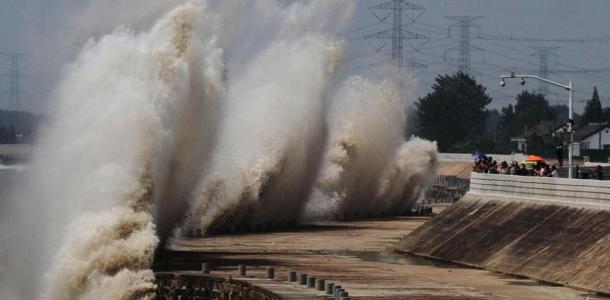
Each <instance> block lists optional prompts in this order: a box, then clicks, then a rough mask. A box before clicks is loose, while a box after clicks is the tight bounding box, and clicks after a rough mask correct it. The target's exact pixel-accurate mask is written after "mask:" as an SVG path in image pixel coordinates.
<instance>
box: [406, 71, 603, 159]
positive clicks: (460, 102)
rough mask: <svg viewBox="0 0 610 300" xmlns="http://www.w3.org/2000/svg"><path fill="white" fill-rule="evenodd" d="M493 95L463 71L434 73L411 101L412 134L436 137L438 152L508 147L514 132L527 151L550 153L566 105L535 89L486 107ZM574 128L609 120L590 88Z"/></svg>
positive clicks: (559, 137)
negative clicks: (423, 90)
mask: <svg viewBox="0 0 610 300" xmlns="http://www.w3.org/2000/svg"><path fill="white" fill-rule="evenodd" d="M491 102H492V98H491V97H490V96H489V95H488V93H487V88H486V87H484V86H483V85H481V84H479V83H477V81H476V80H475V78H474V77H472V76H470V75H468V74H465V73H461V72H459V73H456V74H447V75H439V76H437V77H436V78H435V80H434V83H433V85H432V91H431V92H429V93H428V94H427V95H425V96H424V97H422V98H419V99H418V100H417V102H416V103H415V112H414V117H415V125H416V130H415V132H416V134H417V135H418V136H420V137H423V138H427V139H430V140H435V141H437V143H438V147H439V150H440V151H441V152H455V153H469V152H474V151H484V152H487V153H511V152H514V151H515V150H516V143H514V142H511V138H513V137H522V138H524V139H525V140H526V141H527V144H528V152H530V153H539V154H544V153H552V151H554V149H555V148H556V147H557V146H558V145H562V144H565V143H566V142H567V136H566V135H565V134H557V132H558V129H560V128H561V127H562V126H565V124H566V122H567V120H568V107H567V105H553V106H551V105H550V104H549V102H548V101H547V99H546V98H545V97H544V96H543V95H541V94H538V93H535V92H531V91H528V90H525V91H523V92H521V93H520V94H519V95H517V97H516V103H515V104H514V105H513V104H509V105H507V106H505V107H502V108H501V109H500V110H497V109H489V108H488V105H489V104H490V103H491ZM574 121H575V122H576V124H575V125H576V129H578V128H582V127H583V126H586V125H587V124H589V123H604V122H608V121H610V107H606V108H602V105H601V101H600V99H599V94H598V91H597V88H594V90H593V95H592V97H591V99H589V100H588V102H587V104H586V107H585V110H584V113H583V114H582V116H580V115H577V114H574Z"/></svg>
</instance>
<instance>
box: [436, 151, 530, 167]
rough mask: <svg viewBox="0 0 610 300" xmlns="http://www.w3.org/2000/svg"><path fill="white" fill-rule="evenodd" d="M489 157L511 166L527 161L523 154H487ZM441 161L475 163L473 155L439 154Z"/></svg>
mask: <svg viewBox="0 0 610 300" xmlns="http://www.w3.org/2000/svg"><path fill="white" fill-rule="evenodd" d="M486 155H487V156H491V157H492V158H493V160H495V161H497V162H498V163H500V162H502V161H507V162H508V163H509V164H510V162H512V161H518V162H521V161H522V160H524V159H525V157H526V156H525V155H523V154H519V153H518V154H512V155H510V154H486ZM438 159H439V161H467V162H471V163H472V162H474V156H472V153H439V154H438Z"/></svg>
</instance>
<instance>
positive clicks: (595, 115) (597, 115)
mask: <svg viewBox="0 0 610 300" xmlns="http://www.w3.org/2000/svg"><path fill="white" fill-rule="evenodd" d="M602 122H604V112H603V111H602V103H601V101H600V100H599V94H598V93H597V87H593V96H592V97H591V100H589V101H587V104H586V105H585V111H584V112H583V114H582V117H580V121H579V122H578V128H582V127H584V126H587V125H588V124H589V123H602Z"/></svg>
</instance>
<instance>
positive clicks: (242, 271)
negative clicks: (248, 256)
mask: <svg viewBox="0 0 610 300" xmlns="http://www.w3.org/2000/svg"><path fill="white" fill-rule="evenodd" d="M237 272H238V273H239V276H241V277H246V265H238V266H237Z"/></svg>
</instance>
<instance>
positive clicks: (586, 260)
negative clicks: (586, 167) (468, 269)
mask: <svg viewBox="0 0 610 300" xmlns="http://www.w3.org/2000/svg"><path fill="white" fill-rule="evenodd" d="M471 178H473V179H474V180H473V181H471V190H470V192H468V193H467V194H466V195H465V196H464V197H463V198H462V199H461V200H459V201H458V202H456V203H455V204H453V205H452V206H450V207H449V208H447V209H445V210H444V211H443V212H442V213H441V214H440V215H438V216H436V217H435V218H433V219H431V220H430V221H428V222H427V223H425V224H424V225H422V226H420V227H419V228H417V229H416V230H415V231H414V232H413V233H411V234H410V235H408V236H407V237H405V238H404V239H403V240H402V241H401V242H400V246H399V248H400V249H402V250H404V251H407V252H410V253H413V254H417V255H423V256H428V257H434V258H438V259H442V260H446V261H452V262H456V263H460V264H465V265H471V266H476V267H481V268H484V269H488V270H492V271H497V272H501V273H507V274H514V275H520V276H526V277H529V278H533V279H537V280H542V281H548V282H554V283H557V284H562V285H567V286H572V287H577V288H582V289H587V290H591V291H596V292H599V293H604V294H608V293H610V201H609V199H610V197H609V196H610V195H609V193H608V191H610V185H609V184H607V183H606V182H600V181H595V180H568V179H554V178H534V177H519V176H507V175H487V174H474V173H473V174H472V177H471ZM571 189H573V190H571ZM541 191H542V192H541Z"/></svg>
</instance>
